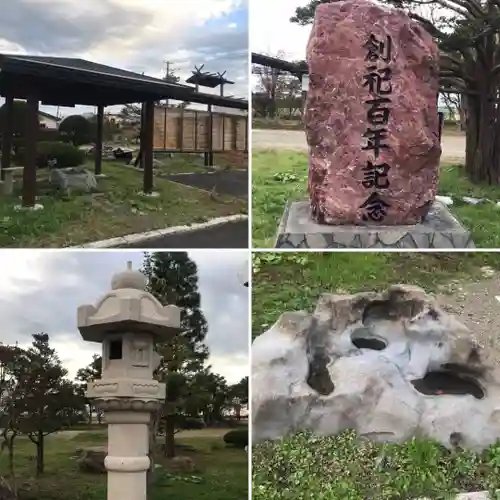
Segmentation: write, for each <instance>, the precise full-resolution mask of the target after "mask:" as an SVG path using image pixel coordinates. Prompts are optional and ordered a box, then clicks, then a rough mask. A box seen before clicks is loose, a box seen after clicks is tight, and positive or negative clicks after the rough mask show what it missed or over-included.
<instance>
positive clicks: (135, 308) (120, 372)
mask: <svg viewBox="0 0 500 500" xmlns="http://www.w3.org/2000/svg"><path fill="white" fill-rule="evenodd" d="M127 267H128V268H127V270H126V271H124V272H121V273H118V274H116V275H115V276H113V278H112V280H111V288H112V290H111V291H110V292H108V293H107V294H106V295H104V297H102V298H101V299H100V300H99V301H98V302H97V304H96V305H95V306H93V305H84V306H80V307H79V308H78V329H79V330H80V334H81V335H82V337H83V339H84V340H86V341H88V342H100V343H101V344H102V378H101V379H100V380H94V382H92V383H89V384H88V389H87V393H86V396H87V397H88V398H89V399H92V400H93V403H94V405H95V406H96V407H97V408H99V409H102V410H103V411H104V416H105V420H106V423H107V424H108V455H107V457H106V459H105V462H104V464H105V466H106V470H107V471H108V496H107V498H108V500H146V483H147V471H148V469H149V466H150V460H149V456H148V451H149V423H150V421H151V416H152V413H154V412H156V411H157V410H158V409H159V407H160V404H161V402H162V401H163V400H164V399H165V384H160V383H159V382H158V381H156V380H154V379H153V372H154V370H155V369H156V368H158V366H159V364H160V361H161V357H160V356H159V355H158V353H157V352H155V350H154V343H155V341H167V340H169V339H171V338H172V336H174V335H175V334H177V333H179V332H180V309H179V308H178V307H177V306H174V305H168V306H162V305H161V304H160V302H159V301H158V300H157V299H156V298H155V297H154V296H153V295H151V294H150V293H149V292H147V291H145V288H146V285H147V278H146V277H145V276H144V275H143V274H142V273H140V272H139V271H132V263H131V262H129V263H128V266H127Z"/></svg>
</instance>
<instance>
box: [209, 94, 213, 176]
mask: <svg viewBox="0 0 500 500" xmlns="http://www.w3.org/2000/svg"><path fill="white" fill-rule="evenodd" d="M208 128H209V136H208V166H209V167H213V166H214V115H213V113H212V105H211V104H209V105H208Z"/></svg>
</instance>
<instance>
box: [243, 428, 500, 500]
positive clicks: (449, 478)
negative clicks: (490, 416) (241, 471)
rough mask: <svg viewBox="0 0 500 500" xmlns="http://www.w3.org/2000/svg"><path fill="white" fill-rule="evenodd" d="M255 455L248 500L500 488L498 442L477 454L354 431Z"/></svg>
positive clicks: (354, 499) (266, 446)
mask: <svg viewBox="0 0 500 500" xmlns="http://www.w3.org/2000/svg"><path fill="white" fill-rule="evenodd" d="M252 455H253V456H252V462H253V470H252V472H253V474H252V475H253V478H252V480H253V481H252V482H253V488H252V498H253V500H268V499H272V500H289V499H301V500H306V499H307V500H309V499H310V500H417V499H418V498H420V499H423V498H424V497H425V498H427V499H432V500H445V499H446V500H450V499H451V498H455V495H456V494H457V493H459V492H463V491H466V492H472V491H483V490H487V491H490V493H492V494H493V493H494V492H495V490H497V489H498V488H500V443H499V444H496V445H494V446H491V447H490V448H489V449H488V450H486V451H485V452H484V453H480V454H476V453H473V452H470V451H463V450H453V451H449V450H447V449H445V448H444V447H442V446H440V445H439V444H438V443H436V442H433V441H430V440H424V439H415V440H410V441H407V442H406V443H402V444H375V443H372V442H366V441H365V442H363V441H360V440H359V439H357V438H356V436H355V434H354V432H352V431H346V432H343V433H341V434H339V435H337V436H330V437H320V436H314V435H312V434H308V433H299V434H297V435H295V436H290V437H288V438H286V439H283V440H281V441H277V442H275V443H263V444H261V445H258V446H256V447H254V448H253V453H252ZM490 498H491V499H492V500H494V499H495V498H499V497H498V496H494V495H492V496H491V497H490Z"/></svg>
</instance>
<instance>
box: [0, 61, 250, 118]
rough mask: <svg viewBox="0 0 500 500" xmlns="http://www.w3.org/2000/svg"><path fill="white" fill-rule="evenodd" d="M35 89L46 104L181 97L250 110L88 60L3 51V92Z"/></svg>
mask: <svg viewBox="0 0 500 500" xmlns="http://www.w3.org/2000/svg"><path fill="white" fill-rule="evenodd" d="M33 91H35V92H36V93H37V96H38V99H39V100H40V101H42V103H43V104H50V105H56V106H57V105H59V106H74V105H76V104H81V105H90V106H97V105H100V104H102V105H105V106H111V105H115V104H127V103H133V102H144V101H147V100H155V101H157V100H161V99H176V100H181V101H190V102H197V103H200V104H213V105H217V106H225V107H228V108H237V109H248V102H247V101H246V100H242V99H235V98H229V97H220V96H217V95H213V94H205V93H201V92H196V90H195V89H194V88H193V87H190V86H187V85H182V84H178V83H171V82H165V81H164V80H161V79H159V78H153V77H150V76H145V75H140V74H139V73H134V72H132V71H126V70H122V69H119V68H114V67H111V66H105V65H103V64H98V63H94V62H91V61H86V60H84V59H77V58H69V57H47V56H25V55H18V54H0V94H1V95H4V96H5V95H6V94H8V93H9V92H10V93H13V94H14V97H15V98H18V99H26V98H27V96H28V94H30V93H31V92H33Z"/></svg>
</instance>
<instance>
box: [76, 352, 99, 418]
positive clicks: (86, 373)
mask: <svg viewBox="0 0 500 500" xmlns="http://www.w3.org/2000/svg"><path fill="white" fill-rule="evenodd" d="M101 376H102V357H101V356H99V355H98V354H94V356H93V357H92V361H91V362H90V364H89V365H88V366H86V367H85V368H80V369H79V370H78V371H77V372H76V381H77V382H79V386H78V388H79V391H80V394H81V395H82V396H83V397H85V391H86V390H87V386H88V383H89V382H92V381H94V380H96V379H99V378H101ZM85 401H86V402H87V405H88V407H89V424H91V423H92V409H93V405H92V401H91V400H90V399H87V398H85ZM96 414H97V421H98V423H99V424H100V423H101V420H102V416H103V411H102V410H99V409H97V408H96Z"/></svg>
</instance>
